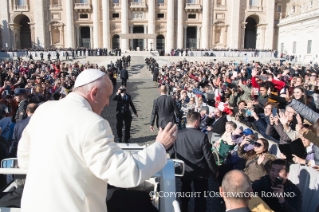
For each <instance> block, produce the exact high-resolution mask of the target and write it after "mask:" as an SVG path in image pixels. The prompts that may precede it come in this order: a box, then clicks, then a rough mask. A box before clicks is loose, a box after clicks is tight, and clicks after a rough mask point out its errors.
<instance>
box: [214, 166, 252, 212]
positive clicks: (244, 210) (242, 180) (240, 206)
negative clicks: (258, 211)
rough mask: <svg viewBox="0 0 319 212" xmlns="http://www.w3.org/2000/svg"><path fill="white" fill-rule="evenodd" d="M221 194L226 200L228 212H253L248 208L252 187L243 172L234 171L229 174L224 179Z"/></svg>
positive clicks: (220, 188) (220, 189)
mask: <svg viewBox="0 0 319 212" xmlns="http://www.w3.org/2000/svg"><path fill="white" fill-rule="evenodd" d="M219 192H220V194H221V195H222V197H223V198H224V201H225V205H226V211H227V212H250V211H251V210H250V209H249V208H248V203H249V200H250V199H251V195H250V194H251V193H252V186H251V182H250V179H249V177H248V176H247V174H245V173H243V172H242V171H239V170H233V171H230V172H228V173H227V174H226V175H225V177H224V179H223V182H222V184H221V187H219ZM228 194H230V195H228ZM231 194H239V195H231ZM240 194H242V195H240Z"/></svg>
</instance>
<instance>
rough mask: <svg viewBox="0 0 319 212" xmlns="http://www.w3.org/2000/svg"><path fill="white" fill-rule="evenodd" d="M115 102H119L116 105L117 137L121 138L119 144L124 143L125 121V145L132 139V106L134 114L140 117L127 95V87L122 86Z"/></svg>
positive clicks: (115, 97)
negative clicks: (123, 130) (123, 129)
mask: <svg viewBox="0 0 319 212" xmlns="http://www.w3.org/2000/svg"><path fill="white" fill-rule="evenodd" d="M113 100H115V101H117V105H116V130H117V136H118V137H119V142H120V143H121V142H122V128H123V121H124V122H125V138H124V141H125V143H128V141H129V139H130V138H131V135H130V131H131V123H132V114H131V111H130V109H129V106H131V108H132V110H133V113H134V114H135V115H136V117H138V114H137V111H136V109H135V107H134V104H133V102H132V97H131V96H130V95H129V94H127V93H126V88H125V86H123V85H122V86H121V87H120V88H119V90H118V91H117V93H116V94H115V96H114V97H113Z"/></svg>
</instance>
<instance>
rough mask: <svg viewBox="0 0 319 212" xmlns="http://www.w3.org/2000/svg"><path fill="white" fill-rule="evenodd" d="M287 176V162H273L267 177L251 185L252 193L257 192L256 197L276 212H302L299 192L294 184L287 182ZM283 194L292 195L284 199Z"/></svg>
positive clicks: (278, 160)
mask: <svg viewBox="0 0 319 212" xmlns="http://www.w3.org/2000/svg"><path fill="white" fill-rule="evenodd" d="M288 176H289V165H288V164H287V162H286V161H284V160H280V159H277V160H274V161H273V162H272V164H271V167H270V172H269V175H266V176H264V177H262V178H261V179H260V180H258V181H255V182H254V183H253V185H252V187H253V191H254V192H258V196H259V197H261V198H262V200H263V201H265V203H266V204H267V205H268V206H269V207H270V208H271V209H272V210H274V211H276V212H299V211H302V195H301V192H300V190H299V189H298V187H297V186H296V185H295V184H293V183H292V182H291V181H290V180H288ZM262 193H264V195H262ZM284 193H286V194H288V193H290V194H292V195H291V196H288V195H287V196H286V197H284ZM265 194H267V195H265ZM269 194H272V195H269Z"/></svg>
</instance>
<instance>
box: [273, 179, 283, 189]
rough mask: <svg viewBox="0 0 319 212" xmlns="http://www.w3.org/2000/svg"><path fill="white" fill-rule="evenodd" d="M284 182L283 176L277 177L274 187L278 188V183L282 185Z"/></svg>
mask: <svg viewBox="0 0 319 212" xmlns="http://www.w3.org/2000/svg"><path fill="white" fill-rule="evenodd" d="M282 183H283V178H281V177H276V179H275V182H274V187H277V188H278V185H282Z"/></svg>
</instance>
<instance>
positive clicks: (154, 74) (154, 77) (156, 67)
mask: <svg viewBox="0 0 319 212" xmlns="http://www.w3.org/2000/svg"><path fill="white" fill-rule="evenodd" d="M158 75H159V69H158V64H157V65H156V66H155V68H154V72H153V81H154V85H155V86H157V78H158Z"/></svg>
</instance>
